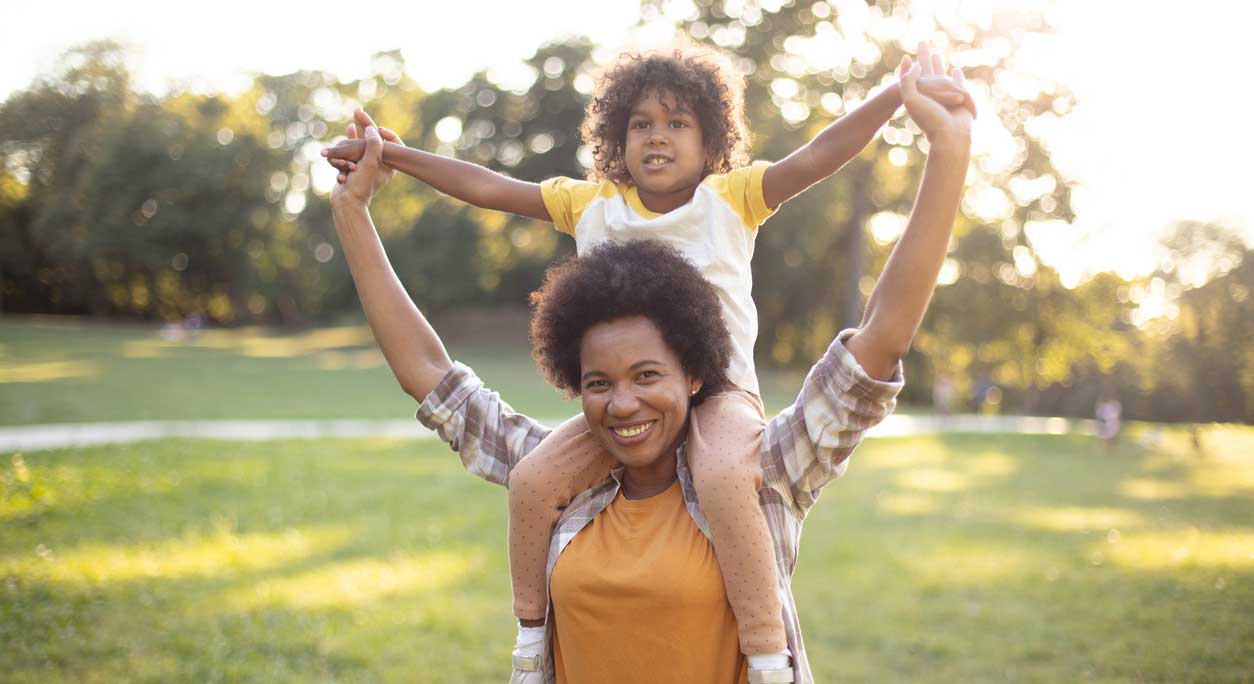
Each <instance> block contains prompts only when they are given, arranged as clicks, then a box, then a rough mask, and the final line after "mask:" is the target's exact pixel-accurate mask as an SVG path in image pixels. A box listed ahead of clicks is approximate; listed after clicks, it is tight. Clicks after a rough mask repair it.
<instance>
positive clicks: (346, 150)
mask: <svg viewBox="0 0 1254 684" xmlns="http://www.w3.org/2000/svg"><path fill="white" fill-rule="evenodd" d="M365 153H366V141H365V140H364V139H362V138H355V139H352V138H350V139H348V140H341V141H340V142H339V143H337V144H336V145H333V146H331V147H326V148H323V150H322V156H324V157H326V158H327V161H329V162H331V164H332V165H333V166H337V167H338V165H337V164H336V163H335V162H337V161H349V162H359V161H361V156H362V155H363V154H365Z"/></svg>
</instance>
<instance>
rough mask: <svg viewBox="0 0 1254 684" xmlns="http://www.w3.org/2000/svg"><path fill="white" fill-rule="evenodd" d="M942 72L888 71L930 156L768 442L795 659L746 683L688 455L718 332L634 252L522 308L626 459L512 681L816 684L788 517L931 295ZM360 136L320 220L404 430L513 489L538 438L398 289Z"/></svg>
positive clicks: (550, 287) (369, 135) (950, 191)
mask: <svg viewBox="0 0 1254 684" xmlns="http://www.w3.org/2000/svg"><path fill="white" fill-rule="evenodd" d="M941 73H943V67H942V65H941V63H940V60H939V59H938V58H929V57H928V55H927V54H926V49H925V48H923V47H922V46H921V50H920V64H919V65H917V66H915V67H914V68H911V69H909V70H908V71H906V72H905V73H904V74H903V75H902V93H903V99H904V100H905V103H906V107H907V110H908V111H909V113H910V115H911V116H912V117H913V118H914V120H915V122H916V124H918V126H919V127H920V128H921V129H922V130H923V132H924V134H925V135H926V136H927V138H928V141H929V145H930V152H929V156H928V160H927V165H926V167H925V170H924V176H923V181H922V184H921V187H920V191H919V197H918V201H917V202H916V204H915V209H914V212H913V213H912V215H911V218H910V222H909V224H908V225H907V229H906V231H905V233H904V234H903V236H902V238H901V240H900V241H899V242H898V244H897V246H896V247H895V248H894V250H893V253H892V255H890V257H889V260H888V263H887V265H886V266H885V269H884V273H883V275H882V277H881V278H880V281H879V282H878V283H877V285H876V288H875V290H874V292H873V293H872V295H871V298H870V301H869V302H868V305H867V313H866V316H865V318H864V319H863V323H862V325H861V326H860V327H859V328H857V329H855V330H847V331H844V332H842V333H840V334H839V335H838V336H837V338H836V340H834V341H833V343H832V345H831V346H830V348H829V349H828V351H827V353H826V354H825V355H824V357H823V358H822V359H821V360H819V362H818V363H817V364H816V365H815V366H814V368H813V369H812V370H811V372H810V373H809V375H808V376H807V378H806V380H805V383H804V384H803V386H802V389H801V393H800V395H799V396H798V399H797V401H796V402H795V403H794V404H793V405H792V406H790V407H789V408H787V409H785V410H784V411H783V412H782V413H781V414H780V415H778V416H777V417H775V418H774V419H773V420H771V421H769V422H768V424H767V427H766V431H765V434H764V436H763V440H762V449H761V464H762V470H763V482H762V485H761V488H760V500H761V506H762V509H763V513H764V515H765V516H766V518H767V520H768V526H769V527H770V530H771V535H772V537H773V540H774V542H775V556H776V560H777V563H778V568H779V571H780V573H779V574H780V577H781V580H780V583H781V586H780V587H779V591H780V594H781V602H782V604H783V611H784V620H785V625H786V632H787V637H788V645H789V650H790V651H791V653H792V657H793V661H792V667H791V668H784V669H782V670H774V671H770V670H768V671H755V672H753V673H747V672H746V667H745V663H744V659H743V658H742V657H741V656H740V654H739V650H738V648H737V645H736V629H735V623H734V620H733V618H731V615H730V608H729V606H727V603H726V596H725V594H723V593H722V580H721V576H719V575H718V566H717V563H715V562H714V560H713V558H712V553H711V552H710V549H709V544H708V541H706V537H707V536H708V535H707V534H706V533H708V530H707V529H706V525H705V517H704V515H703V514H702V512H701V507H700V505H699V502H698V501H697V500H696V498H695V495H694V494H693V491H694V490H693V487H692V482H691V476H690V473H689V471H688V469H687V464H686V460H685V456H684V454H685V449H686V447H687V445H688V444H690V443H691V442H692V440H698V439H702V434H703V433H704V434H710V433H711V432H712V431H717V430H718V429H719V426H717V425H699V424H697V423H695V422H694V421H693V420H692V419H691V415H690V410H691V407H692V406H693V405H694V403H695V402H699V401H701V400H703V399H704V398H705V397H706V396H709V395H710V394H712V393H715V392H717V391H718V389H719V386H720V385H721V383H722V382H723V380H724V378H723V375H722V368H723V364H725V363H726V358H727V357H726V354H727V351H726V349H727V344H728V342H727V332H726V328H725V327H723V326H722V324H721V319H719V318H718V308H717V304H716V303H715V302H714V301H713V297H714V295H713V294H712V292H711V291H710V289H709V286H708V284H703V281H701V280H700V277H699V275H697V274H696V271H695V269H693V268H692V267H691V266H690V265H687V264H686V263H685V262H683V261H682V259H678V258H677V257H675V256H674V255H673V254H671V253H669V252H667V251H666V250H665V249H664V248H661V247H659V246H657V245H653V244H650V243H634V244H631V245H625V246H609V247H606V248H603V249H602V250H600V251H598V252H595V253H594V254H592V255H589V256H588V257H584V258H582V259H580V260H579V261H575V262H569V263H567V264H566V265H564V266H562V267H559V268H558V269H555V270H554V271H552V272H551V273H550V276H549V278H548V279H547V281H546V284H545V286H544V288H543V289H542V290H541V291H540V292H539V293H538V294H537V295H536V296H535V298H534V303H535V305H536V313H535V317H534V320H533V328H532V334H533V338H534V339H535V340H536V341H537V347H536V350H535V353H536V357H537V360H538V361H539V362H540V364H541V366H543V367H544V368H545V370H546V372H547V373H548V375H549V377H550V379H551V380H553V381H554V384H556V385H558V386H559V387H562V388H565V389H568V390H570V391H572V392H574V393H576V394H578V395H579V396H580V398H581V400H582V404H583V412H584V416H585V417H586V418H587V421H588V424H589V425H590V426H592V433H593V435H594V437H595V438H596V439H598V440H600V442H601V446H602V447H604V448H605V449H607V450H608V451H609V452H610V453H611V454H612V455H613V456H614V458H615V459H617V460H618V462H619V463H620V464H621V467H620V468H619V469H617V470H615V472H614V474H613V476H612V477H611V478H610V479H607V480H605V481H603V482H599V483H596V484H594V485H592V486H591V487H590V488H589V489H587V490H585V491H584V493H583V494H581V495H579V496H578V497H576V499H575V500H574V501H572V502H571V504H570V506H569V507H568V508H567V510H566V511H565V513H564V514H563V515H562V517H561V519H560V520H559V522H558V525H557V528H556V529H555V531H554V534H553V538H552V541H551V544H550V549H549V554H548V573H549V581H550V588H551V591H550V597H551V599H550V607H549V619H548V621H547V631H546V636H545V641H546V646H547V648H545V649H544V651H543V652H545V653H547V654H549V655H550V656H551V657H547V658H538V659H536V658H518V657H516V658H515V674H514V678H513V679H512V680H511V681H514V682H539V681H544V682H553V681H559V682H561V681H570V682H580V683H584V682H598V683H601V682H615V681H623V682H628V681H649V682H668V681H674V682H680V681H683V682H711V684H713V683H716V682H718V683H722V682H727V681H745V680H746V679H747V680H748V681H756V682H791V681H794V680H795V681H797V682H805V683H809V682H812V681H813V678H812V675H811V673H810V668H809V664H808V662H807V660H806V654H805V649H804V646H803V643H802V639H801V634H800V629H799V623H798V620H797V614H796V604H795V601H794V600H793V598H792V593H791V590H790V587H789V582H790V580H791V575H792V570H793V568H794V567H795V563H796V558H797V544H798V540H799V537H800V530H801V523H802V521H803V520H804V518H805V515H806V513H807V512H808V510H809V508H810V506H811V505H813V503H814V501H815V500H816V498H817V496H818V493H819V490H820V489H821V488H822V487H823V485H824V484H826V483H827V482H828V481H830V480H831V479H833V478H835V477H837V476H839V475H840V474H841V473H843V472H844V469H845V467H846V465H847V461H846V459H847V458H848V456H849V454H850V452H851V451H852V450H853V448H854V447H855V446H856V445H857V444H858V442H859V441H860V440H861V437H862V434H863V432H864V431H865V430H866V428H868V427H870V426H871V425H874V424H875V423H877V422H878V421H879V420H881V419H882V418H883V417H884V416H886V415H887V414H888V413H889V412H890V411H891V410H892V408H893V406H894V402H895V397H896V394H897V392H898V391H899V390H900V388H901V385H902V380H901V370H900V359H901V357H902V356H903V355H904V354H905V353H906V351H907V349H908V348H909V345H910V341H911V339H912V337H913V335H914V332H915V330H916V329H917V327H918V324H919V322H920V320H921V319H922V316H923V313H924V311H925V310H926V308H927V303H928V301H929V299H930V297H931V293H932V289H933V287H934V284H935V281H936V276H937V274H938V273H939V270H940V265H941V263H942V261H943V260H944V255H945V249H946V246H947V244H948V240H949V233H950V229H951V226H952V223H953V217H954V214H955V212H956V210H957V204H958V197H959V194H960V192H961V188H962V182H963V178H964V176H965V173H966V167H967V160H968V155H969V149H970V124H971V115H970V114H969V113H967V112H966V111H965V110H961V109H954V110H948V109H946V108H944V107H942V106H940V105H938V104H936V103H935V102H934V101H932V100H930V99H928V98H926V97H923V96H921V95H919V93H918V89H917V80H918V78H919V77H920V76H923V75H939V74H941ZM955 80H956V81H958V82H959V83H960V82H961V75H960V74H958V73H957V72H955ZM358 126H360V129H361V130H363V131H364V134H365V137H366V141H367V152H366V156H365V157H363V159H362V161H361V162H360V164H359V165H358V166H357V167H356V169H355V170H354V171H353V172H352V173H349V174H347V175H346V177H342V178H341V181H342V184H340V185H337V187H336V189H335V191H334V193H333V195H332V208H333V214H334V218H335V224H336V230H337V232H338V233H339V235H340V239H341V242H342V243H343V248H344V253H345V258H346V259H347V261H348V263H349V267H350V269H351V271H352V273H353V278H354V280H355V282H356V284H357V288H358V292H359V295H360V296H361V299H362V304H363V306H364V308H365V310H366V314H367V318H368V319H369V321H370V325H371V328H372V329H373V331H374V334H375V338H376V340H377V341H378V342H379V345H380V347H381V348H382V350H383V353H384V355H385V356H386V358H387V360H388V363H389V365H390V366H391V368H392V370H393V372H394V373H395V374H396V377H397V380H398V381H399V382H400V384H401V387H402V388H403V389H404V390H405V391H406V392H407V393H408V394H410V395H411V396H413V397H414V398H415V399H416V400H418V401H420V402H421V406H420V408H419V410H418V417H419V419H420V420H421V421H422V422H423V423H424V424H425V425H427V426H429V427H431V428H433V429H435V430H436V431H437V432H438V433H439V434H440V436H441V437H442V438H444V439H445V440H446V441H448V442H449V443H450V445H452V447H453V448H454V450H456V451H458V452H460V454H461V458H462V462H463V463H464V464H465V465H466V467H467V469H469V470H470V471H471V472H472V473H475V474H477V475H479V476H481V477H483V478H485V479H487V480H489V481H492V482H496V483H498V484H503V485H508V482H509V473H510V471H511V469H512V468H513V467H514V466H515V465H516V464H517V463H518V462H519V460H521V459H522V458H523V457H524V456H526V455H527V453H529V452H530V451H531V449H533V448H534V447H535V445H536V444H538V443H539V442H540V440H541V439H542V438H543V437H544V435H545V434H547V432H548V428H545V427H543V426H541V425H540V424H538V423H536V422H535V421H533V420H531V419H530V418H528V417H526V416H522V415H519V414H517V413H514V412H513V411H512V410H511V409H510V408H509V406H508V405H506V404H505V403H504V402H503V401H502V400H501V399H500V397H498V396H497V395H496V394H495V393H494V392H491V391H489V390H487V389H486V388H484V387H483V384H482V383H481V382H480V381H479V380H478V378H477V377H476V376H475V375H474V372H473V371H471V370H470V369H469V368H466V367H465V366H463V365H461V364H455V363H453V362H452V361H451V360H450V358H449V356H448V354H447V352H446V351H445V349H444V346H443V344H442V342H441V341H440V338H439V336H438V335H437V334H436V333H435V331H434V330H433V329H432V328H431V326H430V325H429V324H428V323H427V322H426V320H425V319H424V318H423V316H422V314H421V313H420V312H419V311H418V310H417V308H416V307H415V306H414V304H413V302H412V300H410V298H409V297H408V295H407V294H406V293H405V291H404V289H403V288H402V287H401V284H400V282H399V280H398V279H397V278H396V275H395V273H394V272H393V271H392V268H391V266H390V264H389V263H388V261H387V257H386V254H384V251H383V248H382V245H381V243H380V242H379V238H378V235H377V233H376V232H375V229H374V226H373V223H372V221H371V219H370V215H369V211H368V206H369V202H370V199H371V198H372V197H373V196H374V194H375V193H376V192H377V191H378V190H379V189H380V188H381V187H382V186H383V184H384V183H386V182H387V180H388V178H389V177H390V175H391V174H390V172H388V171H386V170H384V169H383V168H382V166H381V147H382V141H381V138H380V134H379V132H378V130H377V129H376V128H375V127H374V125H373V122H372V121H370V120H369V118H368V117H367V116H366V115H365V113H364V112H360V111H359V112H358V114H357V122H356V124H355V125H354V126H350V129H349V136H350V137H356V133H357V130H359V129H358V128H357V127H358ZM388 135H389V139H392V140H396V139H395V136H394V135H392V134H390V133H388ZM592 284H595V285H596V286H595V287H594V286H591V285H592Z"/></svg>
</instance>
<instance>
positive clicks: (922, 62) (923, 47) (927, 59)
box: [918, 41, 933, 76]
mask: <svg viewBox="0 0 1254 684" xmlns="http://www.w3.org/2000/svg"><path fill="white" fill-rule="evenodd" d="M918 55H919V67H920V68H921V73H922V75H924V76H931V75H933V73H932V51H931V49H930V48H928V46H927V43H924V42H921V41H920V42H919V49H918Z"/></svg>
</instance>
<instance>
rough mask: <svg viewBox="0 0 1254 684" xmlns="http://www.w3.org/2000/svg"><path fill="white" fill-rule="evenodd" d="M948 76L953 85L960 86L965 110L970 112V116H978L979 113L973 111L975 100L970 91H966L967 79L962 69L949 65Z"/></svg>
mask: <svg viewBox="0 0 1254 684" xmlns="http://www.w3.org/2000/svg"><path fill="white" fill-rule="evenodd" d="M949 76H950V78H952V79H953V80H954V84H955V85H957V86H958V87H959V88H962V92H963V94H964V95H965V97H964V98H963V106H965V107H966V108H967V111H969V112H971V118H972V119H974V118H976V117H978V116H979V114H978V113H977V112H976V111H975V100H974V99H973V98H972V97H971V93H970V92H968V91H967V88H966V84H967V79H966V77H964V76H963V75H962V69H959V68H958V67H950V69H949Z"/></svg>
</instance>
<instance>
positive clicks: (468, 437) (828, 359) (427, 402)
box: [417, 330, 903, 684]
mask: <svg viewBox="0 0 1254 684" xmlns="http://www.w3.org/2000/svg"><path fill="white" fill-rule="evenodd" d="M853 333H854V331H853V330H845V331H843V332H841V333H840V334H839V335H837V337H836V340H835V341H833V342H832V344H831V346H830V347H829V348H828V350H827V353H826V354H824V355H823V358H822V359H820V360H819V362H818V363H816V364H815V365H814V366H813V367H812V368H811V369H810V372H809V374H808V375H807V376H806V379H805V382H804V383H803V384H802V386H801V393H800V394H799V395H798V397H797V400H796V401H795V402H793V404H792V405H791V406H789V407H788V408H786V409H784V410H783V411H782V412H780V414H779V415H777V416H776V417H775V418H773V419H771V420H770V421H769V422H768V423H767V425H766V431H765V432H764V433H763V437H762V452H761V453H762V474H763V477H762V488H761V489H760V490H759V493H758V494H759V501H760V503H761V506H762V513H763V514H764V515H765V517H766V522H767V527H768V528H769V529H770V532H771V537H772V538H773V540H774V546H775V549H774V551H775V559H776V563H777V564H778V568H779V578H780V584H779V587H778V590H779V592H780V602H781V604H782V606H783V618H784V631H785V634H786V636H787V639H788V647H789V649H790V650H791V651H792V654H793V669H794V677H795V679H796V682H797V684H813V682H814V677H813V675H812V674H811V672H810V664H809V661H808V660H807V659H806V651H805V645H804V643H803V642H802V639H801V623H800V622H799V621H798V618H797V603H796V600H795V599H794V598H793V595H792V586H791V585H792V574H793V570H794V569H795V568H796V565H797V546H798V543H799V542H800V539H801V524H802V521H804V520H805V517H806V513H807V512H808V511H809V510H810V507H811V506H812V505H814V502H815V501H816V500H817V499H818V497H819V493H820V490H821V489H822V488H823V486H824V485H825V484H827V483H828V482H829V481H831V480H832V479H834V478H837V477H840V476H841V475H843V474H844V472H845V469H846V468H847V467H848V458H849V454H850V453H851V452H852V451H853V449H854V447H856V446H857V445H858V443H859V442H861V441H862V436H863V434H864V433H865V431H866V430H867V429H868V428H870V427H872V426H874V425H875V424H877V423H879V422H880V421H881V420H883V419H884V418H885V417H886V416H887V415H888V414H889V413H891V412H892V410H893V408H894V407H895V406H896V397H897V393H898V392H899V391H901V387H902V384H903V380H902V372H901V366H900V364H898V367H897V369H896V370H895V371H894V373H893V379H892V380H891V381H888V382H881V381H877V380H874V379H872V378H871V377H870V376H868V375H867V374H866V372H865V371H864V370H862V367H861V366H859V365H858V362H857V361H856V360H855V359H854V357H853V354H851V353H850V352H849V350H848V349H846V348H845V345H844V341H845V340H847V339H848V338H849V337H850V336H851V335H852V334H853ZM417 417H418V420H419V421H420V422H421V423H422V424H423V425H425V426H427V427H428V428H431V429H432V430H434V431H435V432H436V433H437V434H438V435H439V436H440V438H441V439H443V440H444V441H446V442H448V443H449V445H450V446H451V447H452V448H453V451H456V452H457V453H458V454H460V455H461V461H462V464H463V465H464V466H465V467H466V469H467V470H469V471H470V472H471V473H473V474H475V475H478V476H479V477H482V478H483V479H485V480H487V481H489V482H494V483H496V484H499V485H504V486H506V487H508V486H509V476H510V471H511V470H512V469H513V467H514V466H515V465H516V464H517V463H518V461H519V460H521V459H522V458H523V457H524V456H526V455H527V454H528V453H530V452H531V450H532V449H534V448H535V447H536V445H537V444H539V443H540V441H541V440H542V439H544V437H545V436H546V435H548V434H549V432H551V428H548V427H546V426H544V425H541V424H540V423H538V422H536V421H535V420H533V419H531V418H529V417H527V416H524V415H522V414H519V413H516V412H514V410H513V409H511V408H510V407H509V405H508V404H506V403H505V402H504V401H502V400H501V398H500V395H498V394H497V393H496V392H493V391H491V390H489V389H488V388H486V387H484V385H483V382H482V381H480V380H479V378H478V376H476V375H475V373H474V371H472V370H471V369H470V368H468V367H466V366H464V365H462V364H460V363H454V364H453V368H452V369H450V370H449V372H448V373H447V374H446V375H445V376H444V378H443V380H442V381H441V382H440V384H439V385H438V386H437V387H436V388H435V389H434V390H432V391H431V393H430V394H429V395H427V397H426V398H425V399H424V400H423V402H422V405H421V406H419V408H418V414H417ZM676 460H677V462H678V463H677V468H676V469H677V474H678V477H679V482H680V486H681V488H682V490H683V497H684V502H685V504H686V506H687V508H688V513H689V514H690V515H691V516H692V519H693V521H694V522H695V523H696V524H697V526H698V527H699V528H700V529H701V531H702V532H703V533H705V535H706V537H707V538H708V537H709V536H710V530H709V523H708V522H707V521H706V518H705V515H704V514H703V513H702V512H701V507H700V505H699V504H698V501H697V493H696V490H695V488H694V487H693V484H692V474H691V472H690V471H689V469H688V461H687V458H686V456H685V453H684V447H683V446H682V445H681V446H680V448H679V452H678V454H677V459H676ZM622 471H623V469H622V468H619V469H617V470H616V471H614V472H613V473H612V474H611V477H610V478H607V479H606V480H605V481H603V482H601V483H599V484H597V485H595V486H593V487H592V488H591V489H588V490H586V491H584V492H583V493H581V494H579V495H578V496H576V497H575V498H574V499H573V500H572V501H571V502H570V505H569V506H568V507H567V508H566V510H565V511H564V512H563V513H562V515H561V517H560V518H559V519H558V521H557V524H556V525H555V527H554V530H553V535H552V537H551V540H550V543H549V554H548V571H547V572H548V576H549V578H551V577H552V574H553V566H554V565H555V564H556V563H557V558H558V556H559V555H560V554H561V552H562V550H563V549H565V548H566V545H567V544H569V543H570V541H571V540H572V539H573V538H574V536H575V535H576V534H578V533H579V531H580V530H582V529H583V528H584V526H585V525H587V524H588V523H589V522H591V521H592V519H593V518H595V517H596V516H597V514H599V513H600V512H601V511H603V510H605V508H606V507H607V506H609V505H610V502H612V501H613V500H614V497H615V496H617V495H618V490H619V487H620V486H621V484H622ZM548 625H549V626H548V629H547V630H546V635H545V646H546V652H547V653H548V654H549V657H548V658H546V659H545V666H544V670H545V681H546V682H547V683H548V684H554V682H556V677H555V676H554V672H553V663H552V661H553V658H552V653H553V650H552V646H553V605H552V603H550V604H549V620H548Z"/></svg>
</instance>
